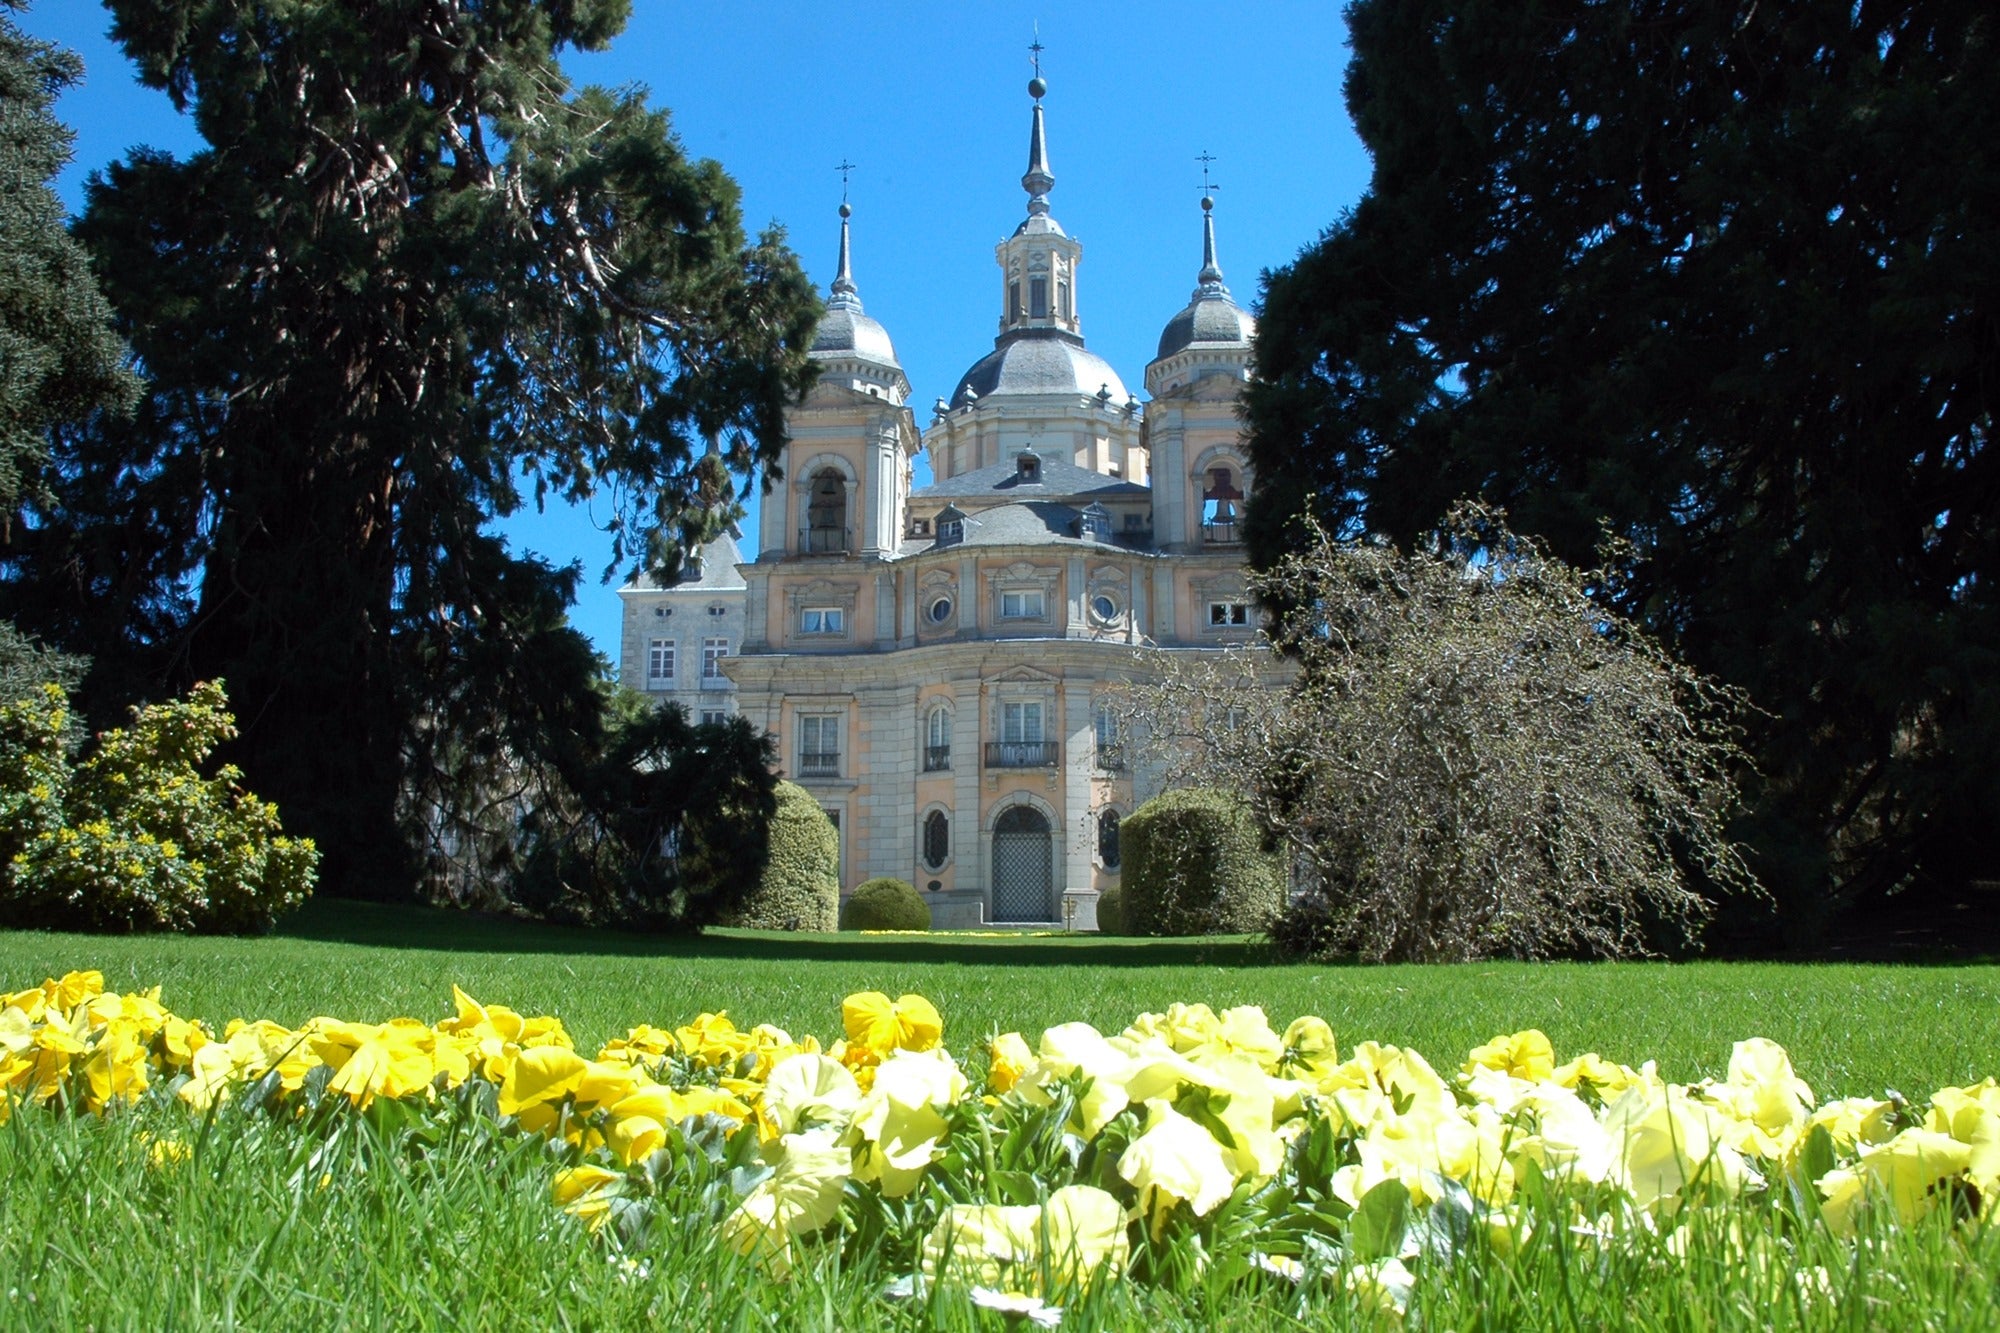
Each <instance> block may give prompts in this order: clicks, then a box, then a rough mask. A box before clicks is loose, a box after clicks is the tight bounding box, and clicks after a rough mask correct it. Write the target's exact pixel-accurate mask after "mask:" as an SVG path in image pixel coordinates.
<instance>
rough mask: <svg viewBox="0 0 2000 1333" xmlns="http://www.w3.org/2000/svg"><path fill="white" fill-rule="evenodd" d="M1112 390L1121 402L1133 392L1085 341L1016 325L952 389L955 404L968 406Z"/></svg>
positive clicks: (1113, 399)
mask: <svg viewBox="0 0 2000 1333" xmlns="http://www.w3.org/2000/svg"><path fill="white" fill-rule="evenodd" d="M1100 388H1105V389H1109V390H1111V401H1112V402H1114V403H1118V404H1119V405H1121V406H1122V405H1123V404H1124V402H1125V400H1126V399H1127V398H1129V397H1130V396H1131V395H1130V394H1128V393H1127V392H1126V391H1125V381H1123V380H1121V379H1119V378H1118V372H1117V371H1115V370H1113V369H1112V368H1111V363H1110V362H1109V361H1106V360H1105V359H1104V358H1103V357H1101V356H1099V355H1098V354H1097V353H1095V352H1093V351H1091V350H1090V349H1089V348H1087V347H1085V346H1084V345H1083V339H1081V338H1079V337H1077V336H1076V335H1075V334H1073V333H1066V332H1064V331H1062V330H1060V329H1043V328H1035V329H1016V330H1015V331H1014V332H1012V333H1009V334H1006V335H1004V336H1003V337H1002V338H1001V339H1000V341H999V343H998V344H997V345H996V346H995V347H994V348H993V350H992V351H991V352H988V353H987V354H986V355H985V356H983V357H981V358H980V359H979V360H978V361H976V362H974V363H973V366H972V369H970V370H968V371H966V372H965V375H964V377H963V378H961V379H960V380H959V382H958V387H957V388H956V389H953V390H952V391H951V407H952V408H953V409H957V408H961V407H964V406H965V405H966V404H967V403H969V402H971V401H973V400H974V399H975V398H976V399H978V400H979V401H981V402H984V401H986V400H987V399H989V398H992V397H994V396H996V395H998V396H1001V397H1005V396H1007V395H1010V394H1042V393H1077V394H1093V395H1094V394H1096V393H1097V391H1098V390H1099V389H1100Z"/></svg>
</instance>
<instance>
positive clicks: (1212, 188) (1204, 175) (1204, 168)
mask: <svg viewBox="0 0 2000 1333" xmlns="http://www.w3.org/2000/svg"><path fill="white" fill-rule="evenodd" d="M1220 160H1221V159H1220V158H1218V157H1216V156H1215V154H1213V153H1211V152H1209V151H1208V150H1207V149H1206V148H1204V149H1202V150H1201V156H1200V157H1197V158H1196V159H1195V161H1197V162H1199V163H1201V193H1202V197H1203V198H1204V199H1206V198H1208V197H1209V196H1211V195H1213V194H1214V193H1215V192H1216V191H1217V190H1219V189H1221V188H1222V187H1221V186H1220V185H1217V184H1215V183H1214V182H1213V181H1211V180H1209V178H1208V164H1209V163H1211V162H1218V161H1220ZM1211 206H1212V205H1211Z"/></svg>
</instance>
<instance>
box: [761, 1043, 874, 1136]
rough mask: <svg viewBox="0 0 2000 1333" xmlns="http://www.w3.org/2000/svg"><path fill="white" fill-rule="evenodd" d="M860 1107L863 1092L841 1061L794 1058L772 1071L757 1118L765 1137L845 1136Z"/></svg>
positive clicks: (819, 1058) (824, 1057)
mask: <svg viewBox="0 0 2000 1333" xmlns="http://www.w3.org/2000/svg"><path fill="white" fill-rule="evenodd" d="M860 1106H861V1088H860V1086H859V1085H857V1084H856V1083H855V1081H854V1075H853V1074H851V1073H849V1072H848V1070H847V1067H846V1066H845V1065H843V1064H841V1063H840V1061H838V1060H834V1059H831V1058H829V1057H827V1056H824V1055H795V1056H793V1057H791V1058H790V1059H789V1060H783V1061H780V1062H779V1063H778V1064H777V1065H776V1066H775V1067H773V1068H772V1070H771V1077H770V1079H769V1081H768V1082H766V1083H765V1084H764V1095H763V1099H762V1100H761V1101H760V1102H759V1104H758V1114H759V1116H760V1117H761V1119H762V1121H763V1124H764V1132H765V1137H767V1138H772V1139H775V1138H779V1137H781V1136H783V1135H786V1134H796V1133H800V1132H802V1131H804V1130H808V1129H818V1128H822V1127H824V1128H829V1129H832V1130H833V1131H835V1132H836V1133H840V1132H844V1131H845V1130H846V1129H847V1126H848V1125H849V1123H851V1122H852V1121H853V1119H854V1113H855V1111H857V1110H858V1109H860Z"/></svg>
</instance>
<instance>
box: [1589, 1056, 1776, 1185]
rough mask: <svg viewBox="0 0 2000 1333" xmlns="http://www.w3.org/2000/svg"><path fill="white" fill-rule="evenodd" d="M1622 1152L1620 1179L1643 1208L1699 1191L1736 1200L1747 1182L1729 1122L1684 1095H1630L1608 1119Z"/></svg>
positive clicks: (1634, 1091)
mask: <svg viewBox="0 0 2000 1333" xmlns="http://www.w3.org/2000/svg"><path fill="white" fill-rule="evenodd" d="M1604 1128H1605V1132H1606V1133H1607V1134H1608V1135H1610V1138H1611V1142H1612V1144H1613V1145H1614V1147H1615V1149H1616V1151H1617V1152H1618V1159H1617V1170H1616V1176H1617V1178H1618V1180H1619V1183H1620V1184H1622V1185H1623V1186H1624V1187H1625V1190H1626V1192H1627V1193H1629V1194H1630V1195H1631V1196H1632V1200H1633V1202H1634V1203H1637V1204H1638V1205H1639V1206H1640V1207H1641V1208H1650V1207H1652V1206H1654V1205H1655V1204H1660V1203H1665V1202H1671V1201H1675V1200H1678V1199H1680V1198H1681V1197H1682V1196H1683V1192H1684V1191H1686V1190H1689V1189H1691V1188H1693V1189H1699V1190H1700V1191H1701V1192H1702V1193H1703V1194H1704V1195H1708V1196H1712V1197H1719V1198H1733V1197H1735V1195H1736V1194H1737V1193H1738V1192H1740V1191H1741V1190H1742V1188H1743V1185H1744V1183H1745V1181H1746V1180H1747V1179H1748V1173H1747V1171H1746V1170H1745V1169H1744V1165H1743V1158H1742V1155H1741V1154H1739V1153H1738V1152H1737V1151H1736V1150H1735V1149H1734V1148H1731V1147H1730V1146H1729V1145H1728V1144H1727V1143H1726V1142H1725V1138H1726V1121H1725V1120H1724V1118H1723V1117H1722V1116H1720V1115H1718V1114H1717V1113H1716V1111H1715V1110H1714V1109H1713V1108H1712V1107H1709V1106H1707V1105H1705V1104H1703V1103H1702V1102H1700V1101H1699V1100H1697V1099H1695V1098H1694V1097H1692V1096H1690V1095H1689V1094H1688V1093H1687V1091H1686V1090H1685V1089H1682V1088H1671V1087H1670V1088H1668V1089H1666V1090H1665V1091H1664V1092H1661V1093H1654V1092H1652V1091H1650V1090H1648V1089H1647V1088H1645V1087H1644V1086H1636V1085H1635V1086H1634V1087H1632V1088H1629V1089H1627V1090H1626V1092H1625V1093H1624V1094H1623V1095H1622V1096H1620V1097H1619V1099H1618V1100H1617V1101H1616V1102H1614V1103H1612V1104H1611V1106H1609V1107H1607V1108H1606V1110H1605V1113H1604Z"/></svg>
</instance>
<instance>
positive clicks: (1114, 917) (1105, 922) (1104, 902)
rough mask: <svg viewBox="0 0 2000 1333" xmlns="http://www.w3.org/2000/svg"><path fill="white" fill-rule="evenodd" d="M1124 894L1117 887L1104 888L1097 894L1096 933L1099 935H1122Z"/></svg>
mask: <svg viewBox="0 0 2000 1333" xmlns="http://www.w3.org/2000/svg"><path fill="white" fill-rule="evenodd" d="M1124 910H1125V895H1124V893H1123V892H1122V891H1121V890H1119V889H1106V890H1105V891H1104V892H1102V893H1100V894H1098V895H1097V933H1098V934H1100V935H1123V934H1124V933H1125V921H1124V917H1123V915H1122V914H1123V912H1124Z"/></svg>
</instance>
